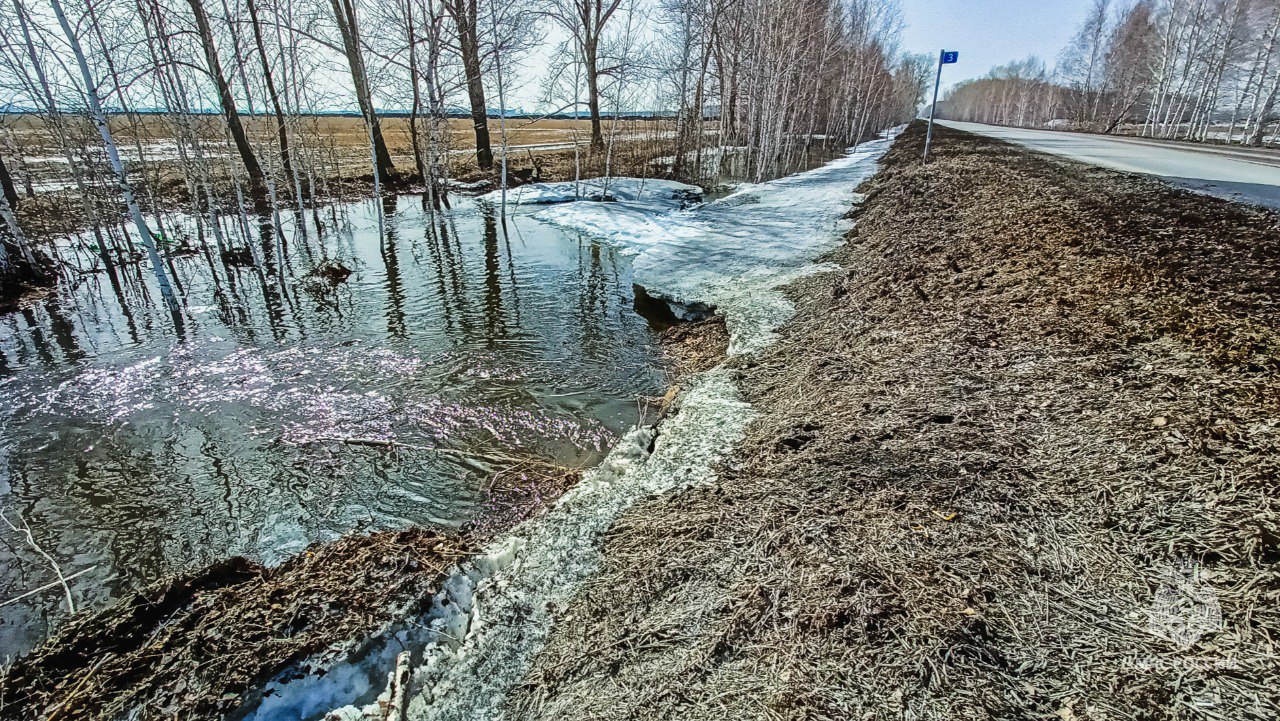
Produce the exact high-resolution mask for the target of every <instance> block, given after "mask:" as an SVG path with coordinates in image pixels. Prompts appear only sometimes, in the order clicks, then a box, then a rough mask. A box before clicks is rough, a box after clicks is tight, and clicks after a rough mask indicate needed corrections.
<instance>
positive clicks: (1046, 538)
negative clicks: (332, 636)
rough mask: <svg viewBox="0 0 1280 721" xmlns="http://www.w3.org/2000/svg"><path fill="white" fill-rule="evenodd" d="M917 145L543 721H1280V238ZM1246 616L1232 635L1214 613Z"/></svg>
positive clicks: (549, 663) (606, 595)
mask: <svg viewBox="0 0 1280 721" xmlns="http://www.w3.org/2000/svg"><path fill="white" fill-rule="evenodd" d="M921 140H922V138H921V133H920V129H919V128H915V129H913V130H912V131H910V132H909V133H908V134H907V135H905V136H904V137H903V138H902V139H901V140H900V141H899V142H898V143H897V145H896V146H895V148H894V149H893V150H892V151H891V152H890V154H889V155H888V156H887V158H886V160H885V168H884V170H883V171H882V172H881V174H880V175H878V176H877V177H876V178H875V179H873V180H872V181H871V182H870V183H869V184H868V185H867V186H866V187H865V188H864V189H863V190H865V191H867V192H869V193H870V199H869V200H868V201H867V203H866V205H865V206H864V208H863V209H862V211H861V213H860V216H861V217H860V220H859V223H858V228H857V230H856V232H855V234H853V235H852V236H851V237H850V242H849V244H848V245H847V246H846V247H845V248H843V249H842V250H840V251H839V252H837V253H836V254H835V257H834V260H836V261H837V262H839V263H840V264H841V265H843V266H844V269H845V270H844V272H842V273H838V274H828V275H825V276H819V277H814V278H810V279H807V280H805V281H803V282H802V283H801V284H799V285H798V286H796V287H795V288H794V294H795V297H796V300H797V304H798V307H799V313H798V315H797V317H796V319H795V320H794V322H793V323H792V324H791V325H790V326H789V328H787V329H786V331H785V333H784V337H783V339H782V340H781V341H780V342H779V343H778V344H776V345H775V346H773V347H772V348H770V349H769V350H767V351H766V352H764V353H763V354H762V355H760V356H759V357H758V358H753V359H748V360H746V361H744V362H740V363H739V370H740V374H741V380H742V384H743V387H744V389H745V390H746V392H747V393H748V395H749V397H750V398H751V399H752V401H753V403H754V404H755V405H756V406H757V408H758V409H759V410H760V411H761V413H762V414H761V417H760V419H759V420H758V421H757V422H756V423H754V425H753V426H752V428H751V429H750V433H749V437H748V438H747V439H746V441H745V442H744V443H743V445H742V448H741V450H740V452H739V453H738V454H737V456H736V458H735V459H734V460H733V461H732V462H730V463H728V464H727V465H726V467H725V468H724V469H723V470H722V475H721V478H720V480H719V481H718V482H717V483H714V484H712V485H709V486H705V487H700V488H695V489H691V490H687V491H684V492H681V493H677V494H671V495H666V496H662V497H658V498H654V499H652V500H650V501H648V502H646V503H643V504H640V505H639V506H637V507H635V508H633V509H632V510H631V511H630V512H629V513H627V514H626V516H625V517H624V518H623V519H621V521H620V522H619V524H618V525H617V527H616V528H615V529H614V531H613V532H612V534H611V536H610V538H609V540H608V543H607V546H606V559H607V560H606V564H605V567H604V569H603V572H602V574H601V575H600V576H599V577H598V579H596V581H595V582H594V583H593V584H592V585H591V586H590V587H589V588H588V589H587V590H586V591H585V592H584V594H583V595H582V596H580V597H579V599H578V600H577V602H576V603H575V604H573V605H572V606H571V607H570V608H569V609H568V610H567V612H566V618H569V617H571V618H572V619H573V620H572V622H565V623H563V624H562V625H560V626H558V627H557V629H556V630H555V632H554V633H553V635H552V638H551V640H550V643H549V645H548V646H547V648H546V649H545V650H544V652H543V654H542V655H541V656H540V658H539V660H538V662H537V664H536V665H535V668H534V670H533V672H532V673H531V674H530V675H529V676H528V677H527V678H526V680H525V684H524V686H523V687H522V689H521V691H520V693H519V694H518V696H517V697H516V698H515V699H513V701H512V703H511V711H512V712H513V713H514V714H515V715H517V716H519V717H521V718H568V717H572V718H576V719H621V718H699V719H717V718H723V719H743V718H767V719H775V718H778V719H780V718H788V719H790V718H815V719H821V718H829V719H940V720H941V719H948V720H951V719H989V718H1008V719H1012V718H1026V719H1031V718H1054V719H1064V720H1065V719H1081V720H1083V719H1099V720H1100V719H1143V720H1150V719H1192V718H1195V719H1232V720H1236V719H1271V718H1274V717H1275V713H1276V711H1275V710H1276V708H1280V690H1278V689H1280V662H1278V661H1280V653H1278V652H1280V649H1277V642H1278V635H1280V603H1278V602H1280V574H1278V572H1277V563H1278V562H1280V504H1278V503H1277V488H1276V485H1275V483H1276V478H1277V471H1278V470H1280V379H1278V378H1277V373H1278V371H1280V362H1278V361H1280V339H1278V335H1277V326H1278V324H1277V318H1278V309H1277V305H1276V298H1277V295H1278V294H1280V289H1277V287H1276V282H1277V278H1280V231H1277V222H1276V220H1277V219H1276V216H1275V215H1273V214H1270V213H1267V212H1263V211H1259V210H1252V209H1246V208H1243V207H1241V206H1234V205H1231V204H1229V203H1226V202H1223V201H1218V200H1213V199H1208V198H1203V197H1199V196H1193V195H1190V194H1186V193H1182V192H1179V191H1173V190H1169V189H1167V188H1165V187H1164V186H1160V185H1158V184H1156V183H1154V182H1151V181H1145V180H1138V179H1132V178H1128V177H1125V176H1120V175H1117V174H1114V173H1109V172H1105V171H1100V170H1092V169H1086V168H1082V167H1080V166H1076V165H1070V164H1067V163H1064V162H1061V161H1055V160H1049V159H1045V158H1042V157H1037V156H1032V155H1030V154H1028V153H1026V152H1024V151H1021V150H1018V149H1015V148H1013V147H1011V146H1007V145H1003V144H999V143H995V142H992V141H986V140H979V139H976V138H973V137H972V136H965V135H962V134H959V133H955V132H953V131H946V130H944V131H942V132H941V133H940V135H939V137H937V141H938V142H937V146H936V147H937V149H938V155H937V158H938V160H937V162H936V163H935V164H932V165H930V166H929V168H928V169H922V168H921V167H920V166H919V163H918V160H917V158H918V153H919V149H920V148H919V146H920V143H921ZM1215 614H1218V615H1215Z"/></svg>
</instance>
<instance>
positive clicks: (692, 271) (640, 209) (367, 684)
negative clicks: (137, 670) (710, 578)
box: [253, 140, 888, 721]
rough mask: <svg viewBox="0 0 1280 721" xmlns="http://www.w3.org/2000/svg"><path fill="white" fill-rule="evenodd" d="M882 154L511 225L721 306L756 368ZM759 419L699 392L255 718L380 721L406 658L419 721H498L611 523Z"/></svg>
mask: <svg viewBox="0 0 1280 721" xmlns="http://www.w3.org/2000/svg"><path fill="white" fill-rule="evenodd" d="M887 146H888V142H887V141H884V140H881V141H876V142H873V143H868V144H866V145H863V146H861V147H860V148H858V149H857V150H856V151H854V152H851V153H850V154H849V155H847V156H845V157H842V158H840V159H838V160H836V161H834V162H832V163H830V164H828V165H826V166H823V167H821V168H818V169H816V170H813V171H809V172H805V173H800V174H797V175H793V176H790V177H787V178H782V179H779V180H775V181H771V182H767V183H762V184H757V185H750V186H745V187H742V188H740V189H739V190H738V191H737V192H735V193H733V194H732V195H730V196H728V197H725V198H722V199H720V200H716V201H712V202H709V203H705V204H699V205H696V206H693V207H682V206H684V205H687V204H688V201H689V198H690V196H689V195H688V194H687V193H688V188H687V187H683V188H682V187H675V186H678V185H679V184H670V183H661V182H655V181H640V180H634V179H632V180H623V181H618V180H614V181H612V182H613V186H612V187H613V188H614V189H615V191H616V192H610V197H611V198H612V200H611V201H610V202H592V201H582V200H579V201H576V202H570V201H572V198H573V197H575V196H576V197H583V193H582V192H581V188H578V189H576V190H575V189H574V188H573V187H572V186H573V184H572V183H568V184H554V185H547V186H540V187H539V186H534V187H532V188H528V189H525V190H524V191H522V193H521V194H520V195H517V194H516V192H515V191H511V192H510V194H509V196H508V199H507V200H508V203H510V204H512V205H516V206H517V208H516V211H515V212H522V213H534V214H536V217H537V218H539V219H541V220H545V221H549V222H553V223H556V224H559V225H561V226H564V227H566V228H572V229H577V230H580V231H583V232H585V233H588V234H591V235H595V236H597V237H600V238H602V239H605V240H607V241H608V242H610V243H613V244H615V245H617V246H619V247H620V248H623V249H625V250H626V251H627V252H629V253H632V254H634V255H635V258H634V267H635V272H636V279H637V282H639V283H641V284H642V285H644V286H645V287H646V288H647V289H648V290H649V292H650V293H651V294H660V295H662V296H664V297H666V298H669V299H672V300H676V301H680V302H695V301H696V302H704V303H712V304H714V305H716V306H717V307H718V308H719V310H720V311H721V312H722V313H723V314H724V315H725V316H726V318H727V320H728V323H729V326H730V330H731V336H732V345H731V352H735V353H741V352H749V351H752V350H755V349H757V348H759V347H760V346H762V345H763V344H766V343H768V341H769V339H770V337H771V334H772V331H773V329H774V328H776V327H777V325H778V324H779V323H781V322H783V321H785V320H786V318H787V317H788V315H789V314H790V313H791V311H792V309H791V306H790V305H789V304H788V302H787V301H786V299H785V298H784V297H783V295H782V293H781V292H780V291H779V290H778V289H779V287H780V286H782V285H784V284H786V283H787V282H788V281H790V280H792V279H793V278H796V277H798V276H800V275H802V274H805V273H810V272H814V270H815V266H814V265H812V261H813V259H814V258H815V257H816V256H818V255H819V254H821V253H822V252H823V251H825V250H827V249H829V248H831V247H833V246H834V245H835V244H836V243H837V242H838V241H839V238H840V235H841V231H842V230H843V228H842V226H841V221H840V220H839V218H840V216H841V215H842V214H843V213H844V211H845V210H847V209H848V207H849V205H850V204H851V203H852V202H854V201H855V197H854V188H855V187H856V186H857V185H858V184H859V183H860V182H861V181H862V180H864V179H866V178H867V177H869V176H870V175H871V174H872V173H873V172H874V171H875V163H876V160H877V159H878V158H879V157H880V155H881V154H882V153H883V152H884V151H885V150H886V148H887ZM566 186H569V187H567V188H566ZM592 187H597V188H598V187H599V186H594V185H593V186H592ZM487 198H488V199H489V200H490V201H493V202H497V197H496V196H495V195H493V194H491V195H490V196H487ZM530 199H533V200H530ZM553 199H554V200H553ZM553 202H554V203H557V204H555V205H551V206H549V207H548V206H547V205H546V204H547V203H553ZM751 416H752V411H751V408H750V406H749V405H748V404H746V403H745V402H743V401H742V400H741V398H740V396H739V394H738V391H737V389H736V388H735V387H734V384H733V382H732V380H731V379H730V377H729V374H728V373H727V372H726V371H724V370H723V369H715V370H712V371H709V372H707V373H705V374H702V375H701V376H699V377H697V378H695V379H694V380H693V381H692V383H691V384H690V388H689V389H688V391H687V393H686V394H685V396H684V397H683V400H682V403H681V408H680V411H679V413H677V414H676V415H675V416H673V417H671V418H670V419H668V420H667V421H666V422H664V423H663V425H662V426H661V427H660V428H659V429H657V430H655V429H652V428H640V429H636V430H634V431H632V432H631V433H629V434H628V435H627V436H626V437H625V438H624V439H623V440H622V442H620V443H619V444H618V445H617V446H616V447H615V449H614V450H613V451H612V452H611V453H610V455H609V456H608V457H607V458H606V459H605V461H604V462H603V463H602V464H601V465H600V466H599V467H597V468H595V469H592V470H591V471H590V472H588V473H587V474H586V475H585V477H584V478H583V480H582V482H581V483H580V484H579V485H578V486H577V487H575V488H574V489H572V490H571V491H570V492H569V493H567V494H566V495H565V496H564V497H563V498H562V499H561V500H560V501H559V502H558V503H557V505H556V506H555V507H554V508H552V509H551V510H550V511H548V512H547V513H546V514H544V515H542V516H540V517H537V518H534V519H533V520H531V521H529V522H527V523H525V524H524V525H522V526H520V527H518V528H517V529H516V530H515V531H514V532H513V533H511V534H510V535H508V536H506V537H503V538H499V539H497V540H496V541H494V542H493V543H492V545H491V546H490V547H489V548H488V549H487V551H486V553H485V554H482V555H481V556H479V557H477V558H475V559H473V560H471V561H469V562H466V563H464V564H462V566H461V567H460V568H459V569H458V570H457V571H456V572H455V573H454V575H453V576H452V577H451V578H450V579H449V580H448V581H447V582H446V585H445V589H444V590H443V591H441V593H440V594H439V595H438V596H437V597H436V598H435V599H434V600H433V604H432V609H431V611H430V612H428V613H427V614H426V616H425V617H424V618H422V619H419V620H418V623H417V624H415V625H416V626H417V628H418V630H416V631H413V632H399V633H394V634H393V633H388V635H387V636H386V637H385V638H384V639H383V640H382V641H381V642H380V644H375V650H373V651H371V652H368V653H365V654H363V655H362V657H361V659H360V660H358V661H352V662H349V663H348V664H346V665H339V666H338V667H336V668H331V669H329V673H327V674H325V675H324V676H323V677H319V676H310V677H307V678H306V679H303V680H302V681H295V682H292V683H281V684H273V685H272V686H271V687H270V688H269V689H268V691H269V693H270V698H269V699H268V701H267V702H266V703H265V704H264V705H262V706H261V707H260V708H259V709H258V712H257V714H256V715H255V716H253V718H256V719H264V720H265V719H299V718H312V717H314V716H316V715H317V714H318V712H319V711H320V710H321V709H325V708H328V709H334V710H333V711H332V712H331V713H330V714H329V718H331V719H336V720H341V721H355V720H356V719H372V718H381V715H380V714H381V711H380V709H379V707H378V705H377V704H376V694H377V692H378V690H380V689H381V688H383V687H384V686H385V683H386V678H387V673H388V672H389V671H390V664H391V661H392V659H394V658H395V656H396V655H397V654H398V653H399V652H400V651H401V650H403V649H405V648H407V649H408V650H410V651H411V652H412V654H413V663H414V671H413V677H412V680H411V683H410V695H411V701H410V703H409V709H408V717H409V718H410V719H414V720H415V721H417V720H419V719H424V720H425V719H432V720H434V719H460V720H461V719H498V718H501V717H502V710H503V703H504V699H505V698H506V695H507V692H508V690H509V689H510V688H512V686H513V685H514V684H516V683H518V682H519V680H520V678H521V677H522V676H523V675H524V673H525V672H526V670H527V669H528V668H529V666H530V664H531V663H532V662H533V660H534V658H535V657H536V655H537V653H538V652H539V650H541V648H542V646H543V643H544V641H545V639H546V637H547V635H548V634H549V633H550V631H551V629H552V626H553V623H554V621H555V616H556V614H558V613H560V612H562V611H563V609H564V608H566V607H567V605H568V604H569V603H570V602H571V600H572V599H573V597H574V596H575V595H576V594H577V593H578V591H579V589H580V588H581V587H582V584H583V583H584V582H585V581H586V580H588V579H589V578H590V577H591V576H592V575H593V574H594V572H595V571H596V569H597V567H598V565H599V563H600V560H601V558H600V553H599V541H600V539H601V537H602V536H603V534H604V533H605V532H607V531H608V529H609V528H610V526H612V524H613V522H614V520H615V519H616V518H617V517H618V516H619V514H621V513H623V512H624V511H625V510H626V509H627V508H628V507H630V506H631V505H632V504H634V503H636V502H637V501H640V500H642V499H643V498H645V497H648V496H651V495H653V494H656V493H662V492H666V491H670V490H673V489H677V488H681V487H687V486H689V485H693V484H700V483H706V482H708V481H710V480H711V479H713V478H714V468H715V466H716V464H717V463H718V462H720V461H721V460H722V459H723V458H725V457H726V456H727V454H728V453H729V452H730V451H731V450H732V449H733V447H734V446H735V445H736V444H737V443H738V442H739V441H740V440H741V438H742V435H743V433H744V430H745V428H746V425H747V423H748V422H749V421H750V419H751ZM649 449H652V451H651V452H650V450H649ZM344 703H346V704H350V705H346V706H344V705H343V704H344Z"/></svg>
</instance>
